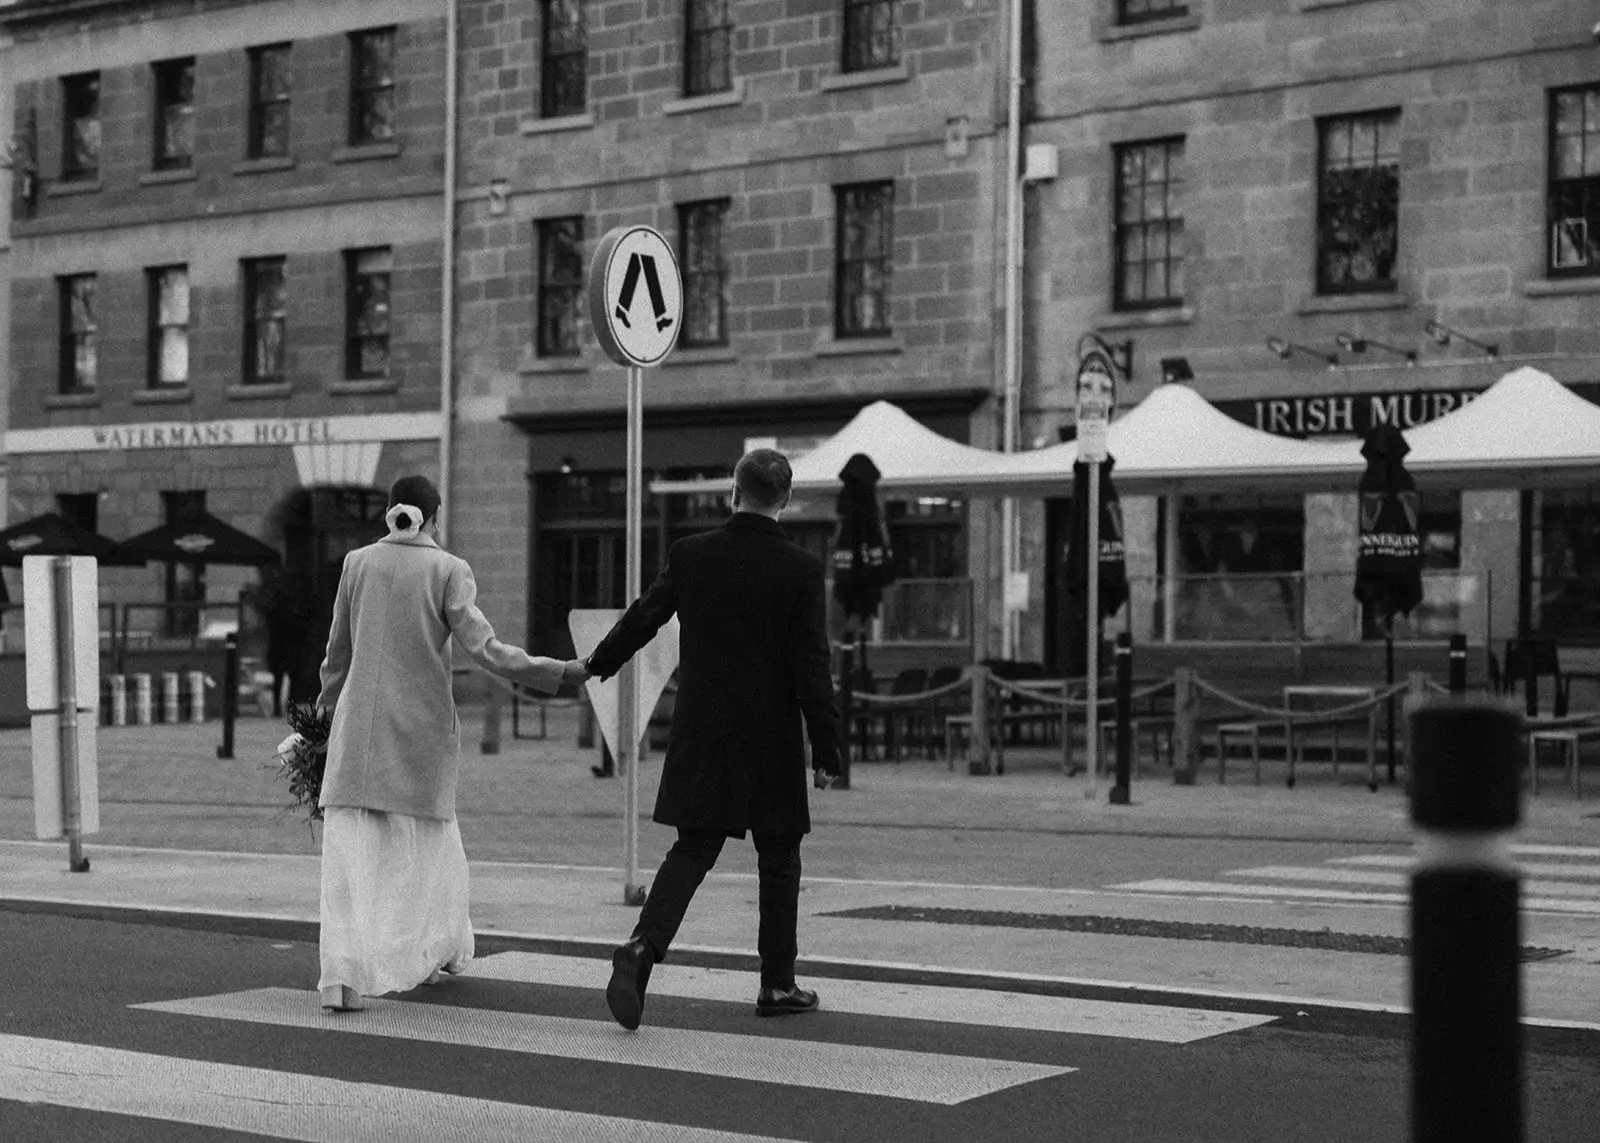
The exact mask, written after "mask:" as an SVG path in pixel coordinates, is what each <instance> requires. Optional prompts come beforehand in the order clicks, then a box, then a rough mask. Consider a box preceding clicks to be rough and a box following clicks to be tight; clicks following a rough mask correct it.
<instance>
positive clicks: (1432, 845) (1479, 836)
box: [1411, 700, 1524, 1143]
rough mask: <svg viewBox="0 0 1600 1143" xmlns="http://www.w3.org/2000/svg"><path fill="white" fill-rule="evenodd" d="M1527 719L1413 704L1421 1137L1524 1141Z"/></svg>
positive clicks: (1414, 980) (1416, 1069)
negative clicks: (1523, 771) (1516, 853)
mask: <svg viewBox="0 0 1600 1143" xmlns="http://www.w3.org/2000/svg"><path fill="white" fill-rule="evenodd" d="M1520 731H1521V726H1520V719H1519V718H1518V716H1517V715H1516V714H1515V713H1514V712H1512V711H1508V710H1506V709H1505V708H1503V707H1500V706H1498V705H1493V704H1489V703H1483V704H1474V705H1467V704H1463V703H1461V702H1460V701H1459V700H1456V701H1444V702H1437V701H1436V702H1433V703H1429V704H1426V705H1424V706H1423V707H1422V708H1420V709H1419V710H1417V711H1415V712H1414V713H1413V714H1412V716H1411V736H1412V741H1413V742H1414V744H1415V750H1416V759H1415V771H1414V772H1415V777H1414V779H1413V790H1414V792H1413V797H1412V802H1411V816H1412V821H1413V822H1414V823H1415V824H1416V826H1417V828H1418V830H1419V831H1420V836H1419V837H1418V841H1417V864H1416V869H1415V872H1414V873H1413V874H1412V878H1411V934H1412V937H1411V940H1412V951H1411V1011H1412V1021H1411V1023H1412V1064H1411V1068H1412V1083H1411V1129H1412V1133H1411V1138H1412V1140H1413V1143H1457V1141H1459V1140H1462V1139H1472V1140H1476V1141H1478V1143H1522V1140H1523V1138H1524V1127H1523V1100H1524V1093H1523V1075H1522V1028H1521V1025H1520V1023H1519V1020H1520V1017H1521V1010H1522V981H1521V970H1520V967H1519V964H1518V959H1517V958H1518V946H1519V944H1520V933H1519V925H1520V919H1519V916H1518V908H1519V900H1518V899H1519V896H1520V885H1519V879H1518V873H1517V869H1516V865H1515V863H1514V861H1513V858H1512V856H1511V846H1510V835H1511V833H1512V831H1513V830H1514V829H1515V828H1516V826H1517V823H1518V819H1519V817H1520V812H1521V806H1520V802H1519V799H1520V792H1519V788H1518V782H1517V753H1518V751H1517V740H1518V735H1519V733H1520Z"/></svg>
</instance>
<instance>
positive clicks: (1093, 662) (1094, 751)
mask: <svg viewBox="0 0 1600 1143" xmlns="http://www.w3.org/2000/svg"><path fill="white" fill-rule="evenodd" d="M1088 511H1089V540H1088V543H1087V544H1085V545H1084V546H1085V548H1086V551H1085V553H1084V555H1085V556H1086V558H1087V560H1088V567H1089V585H1088V586H1089V591H1088V597H1087V600H1086V607H1087V614H1086V616H1085V618H1086V619H1087V620H1088V622H1087V623H1086V624H1085V626H1086V627H1087V628H1088V631H1089V647H1088V655H1087V657H1086V659H1085V666H1084V671H1085V674H1086V676H1087V687H1086V688H1085V689H1086V694H1085V698H1086V700H1087V703H1088V705H1087V706H1086V707H1085V709H1084V722H1083V730H1084V738H1085V741H1084V744H1083V750H1084V765H1085V766H1087V767H1088V770H1089V784H1088V786H1086V787H1085V788H1084V791H1083V796H1084V797H1086V798H1093V797H1095V796H1096V795H1097V794H1098V793H1099V787H1100V464H1099V462H1098V461H1090V462H1089V509H1088Z"/></svg>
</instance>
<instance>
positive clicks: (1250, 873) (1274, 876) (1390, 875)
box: [1226, 865, 1600, 900]
mask: <svg viewBox="0 0 1600 1143" xmlns="http://www.w3.org/2000/svg"><path fill="white" fill-rule="evenodd" d="M1521 869H1522V873H1523V875H1524V876H1525V877H1526V876H1527V875H1529V874H1530V873H1532V872H1534V871H1533V870H1532V869H1530V868H1529V867H1527V866H1522V867H1521ZM1226 876H1228V877H1259V878H1266V879H1267V880H1271V881H1326V882H1329V883H1331V884H1335V885H1393V886H1397V887H1398V886H1405V885H1406V884H1408V883H1409V882H1410V880H1411V875H1410V874H1409V873H1395V872H1390V871H1388V870H1375V869H1324V868H1322V867H1319V866H1303V865H1262V866H1258V867H1256V868H1254V869H1230V870H1228V872H1227V874H1226ZM1523 892H1524V893H1526V894H1527V895H1528V896H1530V897H1586V898H1590V899H1592V900H1600V885H1586V884H1583V883H1581V882H1577V881H1550V880H1540V879H1538V878H1532V879H1529V880H1526V881H1524V882H1523Z"/></svg>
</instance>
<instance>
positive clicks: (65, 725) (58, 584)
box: [50, 556, 89, 873]
mask: <svg viewBox="0 0 1600 1143" xmlns="http://www.w3.org/2000/svg"><path fill="white" fill-rule="evenodd" d="M50 571H51V573H52V574H53V576H54V578H55V589H56V590H55V597H56V598H55V605H56V692H57V704H58V705H57V707H56V709H57V711H58V712H59V715H60V717H59V721H58V723H57V728H56V732H57V734H58V735H59V739H58V741H59V744H60V755H61V757H60V759H59V765H60V767H61V821H62V825H63V829H62V832H63V833H65V834H66V835H67V869H68V870H69V871H70V872H72V873H86V872H88V870H89V861H88V859H87V858H85V857H84V856H83V807H82V806H81V804H80V801H79V791H78V678H77V663H76V659H77V640H76V637H75V634H74V632H73V625H72V557H71V556H57V557H56V558H55V563H54V564H53V565H52V566H51V568H50Z"/></svg>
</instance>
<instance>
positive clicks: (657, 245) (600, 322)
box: [589, 226, 683, 368]
mask: <svg viewBox="0 0 1600 1143" xmlns="http://www.w3.org/2000/svg"><path fill="white" fill-rule="evenodd" d="M682 323H683V281H682V279H681V278H679V276H678V259H677V256H676V255H674V254H673V252H672V244H671V243H670V242H668V241H667V240H666V239H665V238H663V237H662V236H661V233H660V232H659V231H657V230H654V229H652V228H651V227H648V226H618V227H616V228H615V229H613V230H610V231H608V232H607V233H606V236H605V237H604V238H602V239H601V240H600V245H599V248H598V249H596V250H595V252H594V258H593V260H592V261H591V262H590V263H589V324H590V325H591V326H593V327H594V333H595V337H596V338H597V339H598V340H599V342H600V348H601V349H603V350H605V351H606V356H607V357H609V358H611V360H613V361H615V362H616V363H617V364H618V365H633V366H638V367H640V368H649V367H650V366H652V365H660V364H661V362H662V361H663V360H665V359H666V356H667V354H669V353H671V352H672V347H673V346H674V345H675V344H677V341H678V328H679V326H680V325H682Z"/></svg>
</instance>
